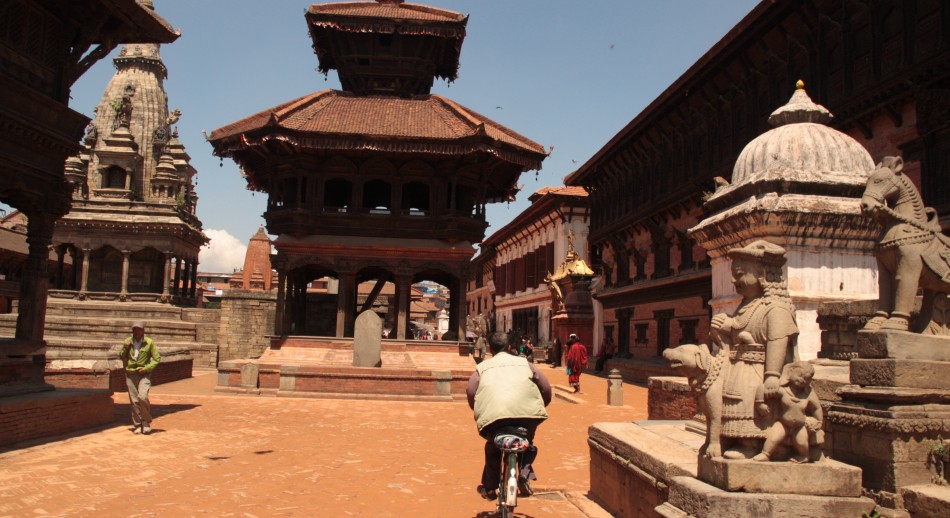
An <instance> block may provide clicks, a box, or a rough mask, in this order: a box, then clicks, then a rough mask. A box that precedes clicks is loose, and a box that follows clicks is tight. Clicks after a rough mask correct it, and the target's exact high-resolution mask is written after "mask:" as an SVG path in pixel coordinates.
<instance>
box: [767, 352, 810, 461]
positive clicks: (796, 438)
mask: <svg viewBox="0 0 950 518" xmlns="http://www.w3.org/2000/svg"><path fill="white" fill-rule="evenodd" d="M814 376H815V368H814V367H812V366H811V364H810V363H808V362H803V361H799V362H794V363H789V364H786V365H785V367H784V368H783V369H782V377H781V380H780V385H781V387H782V388H781V392H780V394H781V398H780V399H779V400H777V401H770V402H766V400H765V390H764V386H762V387H759V389H758V391H757V393H756V395H755V402H756V410H757V411H758V413H759V415H762V416H766V417H767V416H769V415H771V419H770V420H769V419H768V418H767V422H771V423H772V424H771V425H769V426H768V428H767V429H766V430H765V445H764V446H763V447H762V452H761V453H759V454H758V455H756V456H755V457H753V458H752V460H757V461H768V460H771V458H772V457H773V456H774V455H775V454H776V451H777V450H778V449H779V447H781V446H788V447H790V448H791V449H792V451H793V452H794V453H793V455H792V456H791V458H790V459H789V460H790V461H791V462H798V463H804V462H808V461H809V447H810V445H820V444H821V443H822V442H824V433H823V432H822V430H821V425H822V419H823V417H822V415H823V414H822V410H821V401H820V400H819V399H818V394H816V393H815V391H814V390H812V388H811V380H812V378H813V377H814Z"/></svg>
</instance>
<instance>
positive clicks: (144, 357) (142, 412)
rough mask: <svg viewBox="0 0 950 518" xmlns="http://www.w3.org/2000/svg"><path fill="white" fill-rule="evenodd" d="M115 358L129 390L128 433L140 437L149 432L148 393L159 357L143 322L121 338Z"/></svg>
mask: <svg viewBox="0 0 950 518" xmlns="http://www.w3.org/2000/svg"><path fill="white" fill-rule="evenodd" d="M119 359H120V360H122V366H123V367H124V368H125V384H126V386H127V387H128V389H129V404H130V406H131V407H132V426H133V428H132V431H133V432H135V433H140V434H143V435H148V434H149V433H151V432H152V412H151V407H150V405H149V401H148V391H149V389H150V388H152V372H153V371H154V370H155V367H158V363H159V362H160V361H161V359H162V357H161V355H160V354H159V353H158V347H156V346H155V341H153V340H152V339H151V338H149V337H147V336H145V323H143V322H142V321H136V322H134V323H133V324H132V336H130V337H128V338H126V339H125V342H124V343H123V344H122V349H121V350H120V351H119Z"/></svg>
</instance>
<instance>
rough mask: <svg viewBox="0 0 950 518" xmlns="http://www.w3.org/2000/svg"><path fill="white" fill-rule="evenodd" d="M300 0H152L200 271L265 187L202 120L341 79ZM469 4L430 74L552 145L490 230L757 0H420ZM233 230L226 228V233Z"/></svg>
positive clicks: (78, 92) (256, 209)
mask: <svg viewBox="0 0 950 518" xmlns="http://www.w3.org/2000/svg"><path fill="white" fill-rule="evenodd" d="M312 3H313V2H312V1H302V0H266V1H265V0H155V8H156V10H157V11H158V12H159V13H160V14H161V15H162V16H164V17H165V19H167V20H168V21H169V22H170V23H171V24H172V26H173V27H175V28H176V29H181V32H182V35H181V37H180V38H179V39H178V41H176V42H175V43H173V44H171V45H166V46H163V47H162V50H161V53H162V58H163V60H164V62H165V65H166V66H167V67H168V79H167V80H166V82H165V89H166V91H167V92H168V99H169V108H170V109H175V108H180V109H181V111H182V117H181V120H179V121H178V124H177V125H178V128H179V133H180V139H181V141H182V142H183V143H184V144H185V146H186V149H187V151H188V153H189V154H190V155H191V157H192V160H191V163H192V165H194V166H195V168H196V169H197V170H198V176H197V192H198V197H199V201H198V217H199V218H200V219H201V221H202V223H203V224H204V228H205V230H206V233H208V235H209V237H212V238H213V243H212V245H211V246H210V247H209V248H208V249H207V250H205V251H203V253H202V255H201V262H202V264H201V269H202V270H203V271H230V270H231V268H234V267H239V266H241V264H242V263H243V261H242V259H241V258H243V249H242V248H241V247H242V243H243V244H246V243H247V241H248V240H249V239H250V237H251V236H252V235H253V234H254V233H255V232H256V231H257V228H258V226H260V225H261V224H263V223H264V219H263V217H262V214H263V212H264V209H265V202H266V198H265V195H262V194H255V195H253V196H252V193H251V192H250V191H248V190H247V189H246V188H245V187H246V183H245V181H244V180H243V179H242V178H241V175H240V172H239V170H238V168H237V166H236V164H235V163H234V162H232V161H231V160H229V159H225V160H224V162H223V166H222V164H221V162H220V161H219V159H218V158H216V157H214V156H212V154H211V151H212V149H211V146H210V145H209V144H208V143H207V142H205V140H204V138H203V137H202V133H201V132H202V130H204V131H207V132H208V133H209V134H210V133H211V131H212V130H214V129H216V128H219V127H221V126H223V125H225V124H228V123H231V122H234V121H236V120H239V119H241V118H244V117H246V116H248V115H251V114H254V113H257V112H259V111H262V110H265V109H267V108H270V107H272V106H275V105H277V104H279V103H282V102H284V101H288V100H291V99H294V98H297V97H300V96H303V95H306V94H309V93H312V92H315V91H318V90H324V89H333V88H339V86H340V85H339V81H338V80H337V77H336V73H335V72H332V71H331V72H330V74H329V76H327V77H324V76H323V75H322V74H319V73H317V72H316V71H315V68H316V67H317V58H316V56H315V55H314V53H313V50H312V49H311V47H310V38H309V35H308V33H307V26H306V21H305V19H304V12H305V11H306V9H307V7H308V6H309V5H310V4H312ZM426 3H427V4H428V5H432V6H435V7H440V8H444V9H450V10H453V11H458V12H461V13H463V14H468V15H470V18H469V21H468V30H467V32H468V35H467V36H466V38H465V42H464V44H463V46H462V53H461V58H460V61H461V65H460V68H459V77H458V79H457V80H456V81H455V82H454V83H452V84H447V83H445V82H444V81H438V82H436V84H435V86H434V88H433V93H438V94H440V95H444V96H446V97H449V98H451V99H453V100H455V101H456V102H458V103H460V104H462V105H464V106H466V107H468V108H471V109H472V110H475V111H476V112H479V113H481V114H482V115H485V116H487V117H489V118H491V119H494V120H495V121H497V122H499V123H501V124H504V125H505V126H508V127H509V128H511V129H513V130H514V131H517V132H518V133H521V134H522V135H525V136H526V137H528V138H530V139H532V140H534V141H536V142H538V143H540V144H542V145H543V146H545V148H547V147H550V146H553V147H554V150H553V152H552V153H551V156H549V157H548V158H547V159H546V160H545V161H544V164H543V169H542V170H541V171H540V172H539V173H538V174H537V178H536V176H535V173H534V172H528V173H525V174H524V175H522V177H521V180H519V184H524V188H523V190H522V191H521V193H520V194H519V195H518V201H516V202H514V203H511V204H496V205H491V206H489V209H488V220H489V223H490V226H489V228H488V231H487V232H488V234H489V235H490V234H491V233H492V232H494V231H495V230H497V229H500V228H501V227H503V226H504V225H505V224H507V223H508V222H509V221H510V220H511V219H512V218H514V217H515V216H516V215H517V214H518V213H520V212H521V211H522V210H524V208H525V207H527V206H528V201H527V197H528V195H530V194H531V193H532V192H534V191H536V190H537V189H538V188H540V187H543V186H546V185H561V184H562V180H563V178H564V177H565V176H567V175H568V174H570V173H571V172H573V171H574V170H575V169H577V168H578V167H580V166H581V165H582V164H583V163H584V162H585V161H587V160H588V159H589V158H590V157H591V156H593V155H594V154H595V153H596V152H597V151H598V150H599V149H600V148H601V147H603V145H604V144H606V143H607V141H609V140H610V138H611V137H613V136H614V135H615V134H616V133H617V132H618V131H619V130H620V129H621V128H623V127H624V126H625V125H626V124H627V123H628V122H630V120H632V119H633V118H634V117H635V116H636V115H637V114H638V113H639V112H640V111H641V110H642V109H643V108H645V107H646V106H647V105H648V104H650V102H652V101H653V100H654V99H655V98H656V97H657V96H658V95H659V94H660V93H661V92H662V91H663V90H665V89H666V88H667V87H668V86H669V85H670V84H671V83H673V81H675V80H676V79H677V78H678V77H679V76H680V75H682V74H683V73H684V72H685V71H686V69H687V68H689V67H690V66H691V65H692V64H693V63H695V62H696V60H697V59H699V57H700V56H702V55H703V54H704V53H706V51H707V50H709V48H710V47H712V46H713V45H714V44H715V43H716V42H717V41H719V40H720V39H721V38H722V37H723V36H724V35H725V34H726V33H727V32H728V31H729V30H730V29H731V28H732V27H733V26H735V25H736V23H738V22H739V20H741V19H742V18H743V17H744V16H745V15H746V14H747V13H748V12H749V11H751V10H752V8H753V7H754V6H755V4H756V3H757V2H756V1H753V0H431V1H429V2H426ZM117 52H118V49H117V50H116V51H115V52H114V53H113V54H112V55H110V56H109V57H108V58H106V59H103V60H101V61H100V62H99V63H98V64H96V65H95V66H94V67H93V68H92V69H90V70H89V71H88V72H87V73H86V74H85V75H84V76H83V77H82V78H80V79H79V81H77V82H76V84H75V85H74V87H73V90H72V101H71V102H70V106H71V107H72V108H73V109H74V110H77V111H79V112H81V113H84V114H86V115H87V116H90V117H91V116H92V111H93V109H94V108H95V107H96V106H97V105H98V104H99V101H100V99H101V97H102V92H103V91H104V89H105V86H106V84H107V83H108V81H109V79H110V78H111V77H112V75H113V74H114V71H115V70H114V68H113V65H112V58H113V57H114V56H115V54H116V53H117ZM232 237H233V238H236V239H232Z"/></svg>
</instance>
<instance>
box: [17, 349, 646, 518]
mask: <svg viewBox="0 0 950 518" xmlns="http://www.w3.org/2000/svg"><path fill="white" fill-rule="evenodd" d="M540 368H541V369H542V371H543V372H544V373H545V374H546V375H547V376H548V377H549V379H550V380H551V383H552V385H553V386H554V389H555V398H554V400H553V401H552V403H551V405H550V406H549V407H548V412H549V414H550V419H548V421H547V422H546V423H545V424H544V425H542V426H541V428H539V430H538V436H537V445H538V448H539V450H540V454H539V457H538V461H537V463H536V468H537V472H538V476H539V479H538V480H537V481H536V482H535V484H534V487H535V490H536V494H535V495H534V496H533V497H530V498H522V499H519V505H518V508H517V512H518V515H519V516H526V517H541V516H556V517H584V516H589V517H609V516H610V515H609V514H608V513H606V512H605V511H604V510H603V509H602V508H600V507H599V506H598V505H597V504H595V503H594V502H592V501H590V500H589V499H588V498H587V492H588V489H589V487H590V471H589V460H590V457H589V452H588V444H587V429H588V426H589V425H590V424H592V423H595V422H602V421H608V422H620V421H634V420H639V419H646V417H647V390H646V388H643V387H639V386H636V385H630V384H626V385H624V387H623V390H624V403H625V404H624V406H609V405H607V383H608V382H607V378H606V376H594V375H589V374H588V375H585V376H584V377H583V378H582V380H581V382H582V390H583V392H582V394H580V395H576V396H575V395H572V394H568V390H569V388H568V384H567V376H566V375H565V373H564V369H563V368H559V369H553V368H550V367H549V366H547V365H541V366H540ZM216 378H217V376H216V373H215V372H214V371H210V370H209V371H196V372H195V373H194V376H193V377H192V378H190V379H186V380H181V381H177V382H173V383H169V384H164V385H159V386H156V387H153V389H152V393H151V400H152V408H153V414H154V415H155V420H154V422H153V423H152V426H153V428H154V431H153V433H152V434H151V435H149V436H142V435H136V434H133V433H131V431H130V430H131V425H130V423H131V419H130V417H129V406H128V399H127V396H126V394H125V393H115V394H113V399H114V400H115V403H116V405H115V412H116V420H115V421H114V422H113V423H112V424H111V425H108V426H104V427H100V428H96V429H92V430H89V431H86V432H83V433H76V434H71V435H66V436H60V437H54V438H50V439H47V440H42V441H33V442H28V443H20V444H17V445H16V446H15V447H14V448H12V449H4V450H0V466H2V470H0V517H2V516H97V517H103V516H129V517H132V516H202V515H205V516H238V517H264V516H372V517H385V516H426V517H438V516H453V517H454V516H471V517H482V518H486V517H489V516H493V515H495V505H494V503H490V502H488V501H485V500H483V499H481V498H480V497H479V496H478V494H477V493H476V492H475V486H476V485H477V484H478V480H479V476H480V472H481V462H482V453H481V452H482V445H483V444H484V443H483V441H482V440H481V439H480V438H479V437H478V435H477V434H476V431H475V425H474V422H473V419H472V412H471V410H469V408H468V405H467V404H465V402H464V401H463V402H455V403H445V402H414V401H380V400H356V399H310V398H285V397H279V398H275V397H256V396H235V395H231V394H222V393H217V392H215V391H214V385H215V382H216Z"/></svg>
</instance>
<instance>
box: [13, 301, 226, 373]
mask: <svg viewBox="0 0 950 518" xmlns="http://www.w3.org/2000/svg"><path fill="white" fill-rule="evenodd" d="M137 320H141V321H143V322H145V326H146V333H147V334H148V336H149V337H151V338H152V339H153V340H155V342H156V343H157V344H158V346H159V350H160V351H162V352H163V355H164V354H165V352H166V351H167V352H168V353H170V354H174V355H183V354H185V355H187V354H188V353H189V351H190V353H191V356H193V358H194V365H195V367H199V368H200V367H208V368H213V367H214V366H215V365H216V364H217V348H218V346H217V341H218V339H217V334H218V325H219V323H218V320H217V315H216V314H214V313H213V312H211V311H210V310H195V309H190V308H180V307H176V306H171V305H168V304H159V303H149V302H121V303H120V302H98V301H83V302H75V301H68V302H65V301H58V300H55V299H51V300H50V301H49V306H48V308H47V313H46V326H45V339H46V343H47V360H50V361H55V360H78V359H84V360H89V359H93V358H95V359H105V358H112V357H113V356H115V354H116V352H117V350H118V346H119V345H120V344H121V343H122V341H123V340H124V339H125V338H126V337H128V336H130V335H131V330H132V323H133V322H135V321H137ZM15 329H16V314H15V313H14V314H9V315H0V335H2V336H13V334H14V332H15Z"/></svg>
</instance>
